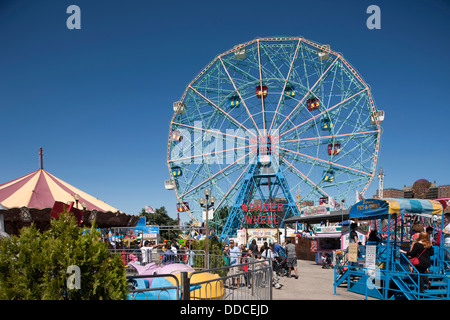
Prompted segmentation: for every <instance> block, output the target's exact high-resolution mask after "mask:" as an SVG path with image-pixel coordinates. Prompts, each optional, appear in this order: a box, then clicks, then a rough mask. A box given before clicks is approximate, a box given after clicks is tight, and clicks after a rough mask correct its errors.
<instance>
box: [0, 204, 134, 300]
mask: <svg viewBox="0 0 450 320" xmlns="http://www.w3.org/2000/svg"><path fill="white" fill-rule="evenodd" d="M100 237H101V235H100V232H99V231H98V230H96V229H95V228H94V227H91V228H80V227H78V225H77V222H76V220H75V218H74V217H73V216H72V215H71V214H69V213H63V214H61V215H60V218H59V219H58V220H52V222H51V228H50V229H49V230H48V231H45V232H43V233H40V232H39V231H38V230H37V229H36V228H35V226H34V225H31V227H26V228H22V230H21V232H20V236H12V237H10V238H7V239H4V240H1V241H0V299H3V300H5V299H6V300H103V299H126V297H127V283H126V282H127V281H126V272H125V268H124V265H123V262H122V260H121V259H120V256H118V255H114V256H112V255H110V254H109V252H108V249H107V245H106V244H105V243H104V242H101V241H100ZM72 265H75V266H78V267H79V270H80V273H81V274H80V277H79V279H80V282H79V284H80V286H81V288H80V289H78V288H72V289H69V288H68V285H67V280H68V278H69V277H71V278H73V276H71V274H68V273H67V269H68V267H69V266H72Z"/></svg>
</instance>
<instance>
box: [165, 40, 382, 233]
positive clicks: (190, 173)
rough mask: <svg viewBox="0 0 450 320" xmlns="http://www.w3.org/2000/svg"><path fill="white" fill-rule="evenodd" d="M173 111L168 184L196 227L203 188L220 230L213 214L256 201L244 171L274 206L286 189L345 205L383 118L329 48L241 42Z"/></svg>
mask: <svg viewBox="0 0 450 320" xmlns="http://www.w3.org/2000/svg"><path fill="white" fill-rule="evenodd" d="M173 108H174V114H173V117H172V120H171V122H170V128H169V140H168V148H167V164H168V168H169V174H170V177H171V178H170V180H167V181H166V182H165V184H166V189H169V190H174V191H175V193H176V197H177V199H178V202H179V203H178V206H177V208H178V211H180V212H183V211H186V212H188V213H189V215H190V217H191V218H192V219H193V220H194V221H201V220H202V212H203V209H202V207H201V206H200V204H199V203H198V199H199V198H200V197H202V196H203V191H204V189H206V188H209V189H210V190H211V194H212V195H214V196H215V198H216V199H217V200H216V203H215V216H214V219H215V221H216V222H217V223H219V224H221V223H222V224H224V223H225V220H224V218H223V217H218V216H217V212H218V211H219V210H218V209H220V208H223V207H228V208H231V207H233V205H234V204H236V199H237V198H239V197H248V196H249V195H251V196H252V197H258V193H261V195H260V199H262V198H263V195H262V192H260V191H258V188H256V187H255V188H254V187H251V188H250V187H248V188H247V189H248V190H247V191H246V192H247V193H246V194H244V195H243V193H244V191H243V190H244V188H245V186H244V184H245V183H246V181H249V180H248V176H249V174H253V176H254V177H257V175H258V174H264V173H265V174H267V179H266V180H267V181H266V180H264V181H266V182H264V183H263V182H262V180H261V181H260V182H259V184H258V186H262V185H266V186H268V188H269V192H270V197H271V198H272V199H277V198H287V195H286V192H284V194H283V192H282V191H283V188H284V189H288V190H290V192H291V193H292V194H297V200H299V202H300V201H301V202H302V203H307V204H314V205H317V204H319V202H320V201H321V199H325V198H329V197H332V198H333V199H334V200H336V201H337V202H339V203H341V204H342V205H343V206H344V207H346V206H348V205H350V204H352V203H353V201H352V200H353V199H354V197H355V191H356V190H358V191H360V192H361V193H362V194H364V192H365V191H366V190H367V188H368V186H369V184H370V183H371V181H372V179H373V178H374V175H375V171H376V163H377V158H378V151H379V144H380V135H381V128H380V123H381V121H382V120H383V118H384V113H383V111H378V110H377V108H376V106H375V103H374V101H373V98H372V95H371V92H370V88H369V86H368V85H367V84H366V83H365V82H364V80H363V79H362V77H361V76H360V75H359V74H358V72H357V71H356V70H355V69H354V68H353V67H352V66H351V65H350V64H349V63H348V62H347V61H346V60H345V59H344V58H343V56H342V55H341V54H340V53H337V52H334V51H332V50H331V49H330V47H329V46H328V45H321V44H318V43H315V42H313V41H310V40H307V39H304V38H302V37H283V38H280V37H278V38H258V39H255V40H252V41H249V42H247V43H244V44H240V45H237V46H235V47H234V48H232V49H230V50H228V51H226V52H224V53H222V54H220V55H218V56H217V57H216V58H215V59H214V60H213V61H212V62H211V63H210V64H209V65H207V66H206V68H204V69H203V70H202V71H201V72H200V73H199V74H198V75H197V76H196V77H195V78H194V80H193V81H192V82H191V83H189V85H188V86H187V88H186V90H185V91H184V93H183V95H182V96H181V99H180V100H179V101H176V102H174V104H173ZM256 164H258V166H256ZM252 170H253V171H252ZM263 171H264V172H263ZM276 173H279V178H280V181H283V182H282V183H281V182H280V186H278V187H277V186H276V185H275V184H273V181H275V178H274V177H275V174H276ZM270 174H272V175H271V176H269V175H270ZM246 177H247V178H246ZM258 177H261V176H258ZM270 177H272V178H270ZM246 179H247V180H246ZM210 217H211V216H210Z"/></svg>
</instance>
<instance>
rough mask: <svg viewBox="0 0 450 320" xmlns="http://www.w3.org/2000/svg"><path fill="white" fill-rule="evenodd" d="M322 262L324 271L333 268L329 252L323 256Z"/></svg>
mask: <svg viewBox="0 0 450 320" xmlns="http://www.w3.org/2000/svg"><path fill="white" fill-rule="evenodd" d="M322 262H323V263H322V269H330V268H331V267H332V266H333V265H332V262H331V256H330V254H329V253H327V252H324V253H323V254H322Z"/></svg>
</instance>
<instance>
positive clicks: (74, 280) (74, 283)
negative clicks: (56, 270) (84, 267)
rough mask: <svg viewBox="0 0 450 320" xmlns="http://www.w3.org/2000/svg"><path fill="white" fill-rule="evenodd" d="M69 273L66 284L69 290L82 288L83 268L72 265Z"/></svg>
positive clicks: (68, 270)
mask: <svg viewBox="0 0 450 320" xmlns="http://www.w3.org/2000/svg"><path fill="white" fill-rule="evenodd" d="M66 273H67V274H69V277H68V278H67V282H66V286H67V289H69V290H80V289H81V270H80V267H79V266H76V265H70V266H69V267H68V268H67V271H66Z"/></svg>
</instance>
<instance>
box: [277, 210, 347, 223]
mask: <svg viewBox="0 0 450 320" xmlns="http://www.w3.org/2000/svg"><path fill="white" fill-rule="evenodd" d="M348 219H349V210H339V211H330V213H329V214H317V215H311V216H307V217H302V216H294V217H290V218H287V219H285V220H284V222H285V223H294V222H299V223H309V224H316V223H321V222H322V221H323V222H326V221H327V220H328V222H341V221H345V220H348Z"/></svg>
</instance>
